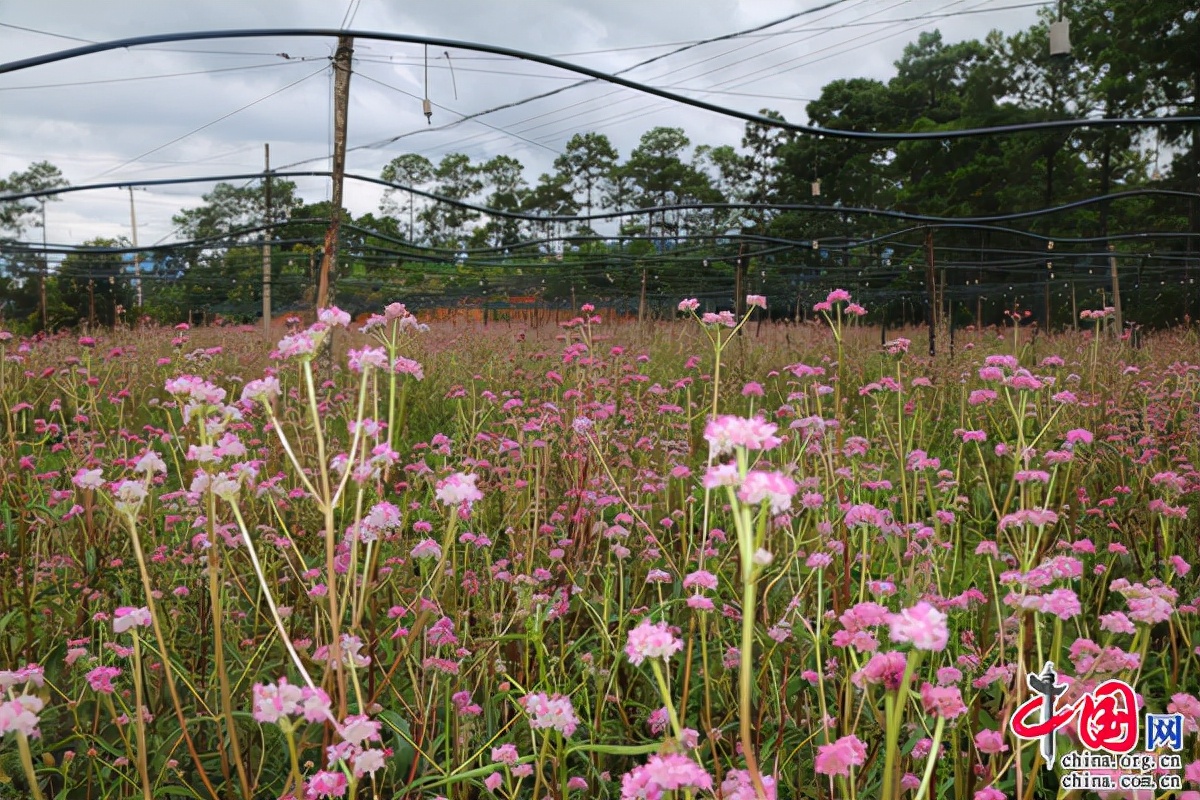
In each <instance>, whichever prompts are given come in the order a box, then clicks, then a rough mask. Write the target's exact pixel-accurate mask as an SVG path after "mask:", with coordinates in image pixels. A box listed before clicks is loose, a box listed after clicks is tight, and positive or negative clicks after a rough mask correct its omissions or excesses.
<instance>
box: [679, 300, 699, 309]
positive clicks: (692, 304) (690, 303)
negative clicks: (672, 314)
mask: <svg viewBox="0 0 1200 800" xmlns="http://www.w3.org/2000/svg"><path fill="white" fill-rule="evenodd" d="M698 308H700V301H699V300H692V299H689V300H681V301H679V310H680V311H695V310H696V309H698Z"/></svg>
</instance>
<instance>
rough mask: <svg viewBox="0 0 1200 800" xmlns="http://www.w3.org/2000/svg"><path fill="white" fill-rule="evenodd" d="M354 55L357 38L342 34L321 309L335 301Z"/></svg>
mask: <svg viewBox="0 0 1200 800" xmlns="http://www.w3.org/2000/svg"><path fill="white" fill-rule="evenodd" d="M353 56H354V37H353V36H339V37H338V46H337V50H336V51H335V52H334V54H333V199H332V205H333V208H332V209H331V211H330V215H329V230H327V231H326V232H325V258H324V259H323V260H322V262H321V278H320V281H319V282H318V284H317V308H318V309H321V308H328V307H329V305H330V304H331V303H332V302H333V293H334V292H333V289H334V283H335V282H336V281H337V251H338V236H339V234H340V232H341V226H342V184H343V183H344V182H345V177H346V116H347V112H348V110H349V107H350V60H351V58H352V57H353Z"/></svg>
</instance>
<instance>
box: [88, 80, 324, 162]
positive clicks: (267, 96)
mask: <svg viewBox="0 0 1200 800" xmlns="http://www.w3.org/2000/svg"><path fill="white" fill-rule="evenodd" d="M324 71H325V67H321V68H320V69H319V70H317V71H316V72H312V73H309V74H308V75H305V76H304V77H303V78H300V79H298V80H294V81H292V82H291V83H289V84H287V85H286V86H282V87H280V88H278V89H276V90H275V91H273V92H270V93H269V94H265V95H263V96H262V97H260V98H258V99H257V100H254V101H252V102H249V103H247V104H246V105H244V106H241V107H240V108H236V109H234V110H233V111H230V112H229V113H228V114H223V115H221V116H220V117H217V118H216V119H214V120H212V121H211V122H206V123H204V124H203V125H201V126H200V127H198V128H193V129H192V130H190V131H188V132H187V133H185V134H183V135H182V136H176V137H175V138H174V139H172V140H171V141H169V142H165V143H163V144H160V145H159V146H158V147H154V148H151V149H149V150H147V151H146V152H144V153H142V154H141V155H139V156H134V157H133V158H131V159H129V160H128V161H124V162H122V163H120V164H118V165H117V166H115V167H110V168H109V169H106V170H104V171H103V172H101V173H99V174H98V175H95V176H93V177H91V178H89V179H88V180H89V182H90V181H94V180H95V179H96V178H102V177H104V176H105V175H109V174H111V173H113V172H116V171H117V170H119V169H123V168H124V167H127V166H129V165H130V164H133V163H134V162H136V161H140V160H141V159H143V158H145V157H146V156H148V155H150V154H151V153H157V152H158V151H159V150H162V149H164V148H166V147H170V146H171V145H173V144H175V143H176V142H181V141H183V140H184V139H186V138H188V137H189V136H192V135H193V134H196V133H199V132H200V131H202V130H204V129H206V128H211V127H212V126H213V125H216V124H217V123H218V122H222V121H224V120H227V119H229V118H230V117H232V116H234V115H235V114H239V113H241V112H242V111H245V110H246V109H248V108H251V107H253V106H256V105H258V104H259V103H261V102H263V101H264V100H268V99H270V98H272V97H274V96H275V95H277V94H279V93H280V92H284V91H287V90H288V89H290V88H292V87H293V86H297V85H299V84H301V83H304V81H306V80H308V79H309V78H313V77H316V76H317V75H320V74H321V73H322V72H324Z"/></svg>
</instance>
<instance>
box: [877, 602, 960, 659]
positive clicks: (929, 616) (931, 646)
mask: <svg viewBox="0 0 1200 800" xmlns="http://www.w3.org/2000/svg"><path fill="white" fill-rule="evenodd" d="M888 625H889V634H890V636H891V637H892V641H893V642H897V643H901V642H911V643H912V645H913V647H915V648H917V649H918V650H935V651H940V650H944V649H946V642H947V641H948V640H949V638H950V629H949V628H948V627H947V625H946V615H945V614H943V613H942V612H940V611H938V610H937V609H936V608H934V607H933V606H931V605H930V604H929V603H927V602H925V601H924V600H922V601H921V602H919V603H917V604H916V605H915V606H913V607H912V608H906V609H904V610H903V611H901V612H900V613H898V614H892V615H891V616H890V617H889V618H888Z"/></svg>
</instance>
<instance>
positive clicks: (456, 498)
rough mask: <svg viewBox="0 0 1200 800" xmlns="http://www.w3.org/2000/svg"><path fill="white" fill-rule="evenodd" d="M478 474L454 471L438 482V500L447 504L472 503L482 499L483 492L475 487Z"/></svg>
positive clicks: (468, 504)
mask: <svg viewBox="0 0 1200 800" xmlns="http://www.w3.org/2000/svg"><path fill="white" fill-rule="evenodd" d="M477 478H478V476H476V475H467V474H465V473H462V472H456V473H454V474H453V475H451V476H449V477H447V478H444V479H443V480H441V481H439V482H438V485H437V492H436V496H437V499H438V502H441V503H444V504H445V505H448V506H457V505H461V504H462V503H466V504H467V506H468V507H469V506H470V505H471V504H472V503H474V502H476V501H478V500H482V499H483V492H481V491H479V489H477V488H476V487H475V481H476V480H477Z"/></svg>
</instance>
